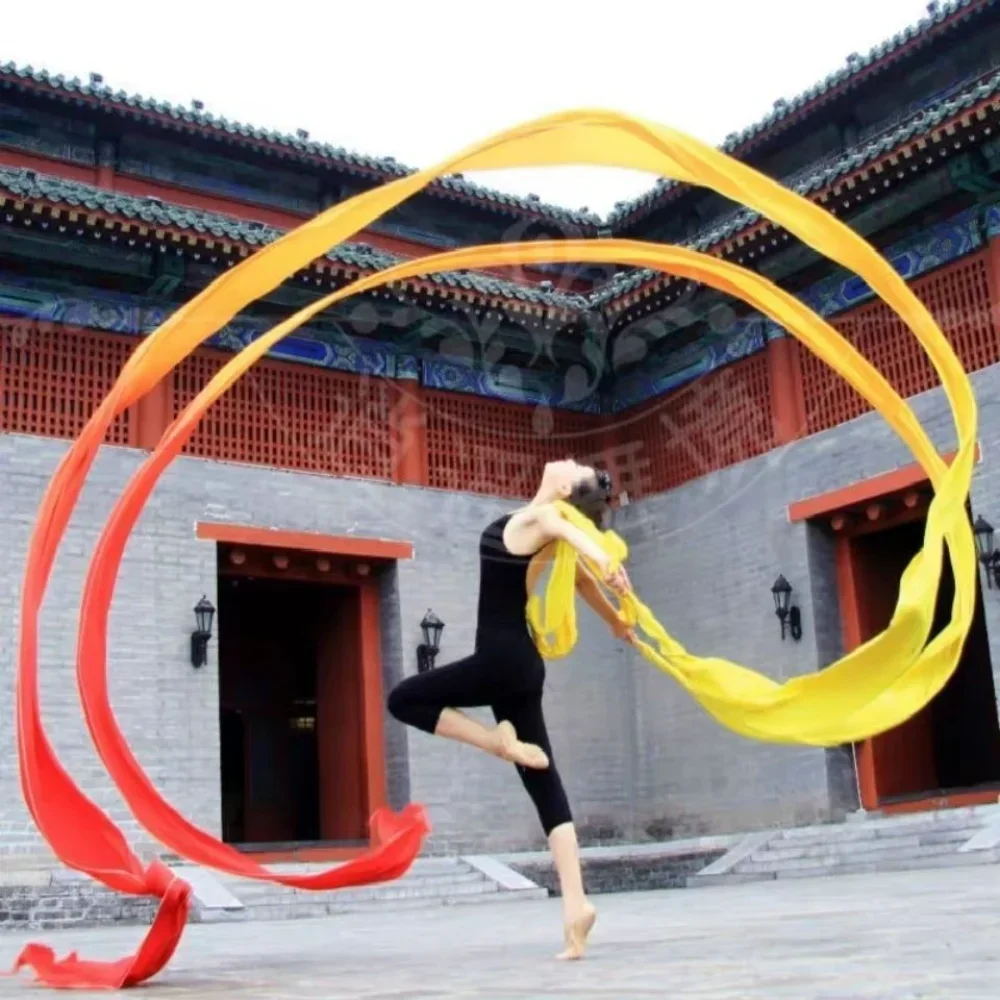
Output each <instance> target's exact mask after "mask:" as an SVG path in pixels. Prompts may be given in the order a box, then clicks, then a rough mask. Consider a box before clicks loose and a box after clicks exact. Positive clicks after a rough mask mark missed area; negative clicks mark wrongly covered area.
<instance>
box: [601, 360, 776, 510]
mask: <svg viewBox="0 0 1000 1000" xmlns="http://www.w3.org/2000/svg"><path fill="white" fill-rule="evenodd" d="M617 424H618V426H617V427H616V428H615V429H614V431H613V433H614V436H615V440H616V444H615V446H614V450H613V454H614V464H615V466H616V469H615V473H614V474H615V478H616V480H617V481H619V482H620V484H621V487H622V488H623V489H625V490H627V491H628V493H629V494H630V495H631V496H633V497H639V496H646V495H648V494H650V493H659V492H662V491H663V490H668V489H672V488H673V487H675V486H680V485H681V483H686V482H688V481H689V480H692V479H697V478H699V477H700V476H705V475H708V473H710V472H715V471H717V470H718V469H724V468H726V467H727V466H730V465H735V464H736V463H737V462H742V461H745V460H746V459H748V458H753V457H755V456H757V455H761V454H763V453H764V452H766V451H769V450H770V449H771V448H772V447H773V446H774V428H773V423H772V419H771V389H770V375H769V370H768V362H767V352H766V351H760V352H759V353H757V354H755V355H753V356H752V357H750V358H747V359H745V360H743V361H739V362H736V363H735V364H731V365H727V366H726V367H725V368H721V369H719V370H718V371H715V372H712V373H711V374H709V375H706V376H705V377H704V378H700V379H697V380H696V381H694V382H691V383H689V384H688V385H686V386H684V387H683V388H681V389H678V390H677V391H676V392H672V393H670V394H668V395H666V396H663V397H660V398H659V399H654V400H650V401H649V402H647V403H644V404H642V405H641V406H639V407H636V408H635V409H634V410H631V411H630V412H628V413H625V414H622V415H621V416H620V417H619V418H618V420H617Z"/></svg>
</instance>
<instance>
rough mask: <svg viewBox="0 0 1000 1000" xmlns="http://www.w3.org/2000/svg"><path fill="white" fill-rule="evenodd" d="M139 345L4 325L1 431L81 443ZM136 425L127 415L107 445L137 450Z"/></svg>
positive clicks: (59, 329) (0, 331)
mask: <svg viewBox="0 0 1000 1000" xmlns="http://www.w3.org/2000/svg"><path fill="white" fill-rule="evenodd" d="M136 343H137V341H136V339H135V338H134V337H124V336H116V335H114V334H110V333H97V332H95V331H93V330H81V329H78V328H76V327H63V326H55V325H41V324H36V323H30V322H20V321H12V322H8V323H0V431H10V432H13V433H16V434H40V435H44V436H45V437H57V438H75V437H76V436H77V435H78V434H79V433H80V431H82V430H83V427H84V425H85V424H86V423H87V420H88V419H89V418H90V416H91V415H92V414H93V412H94V410H96V409H97V407H98V406H99V405H100V403H101V401H102V400H103V399H104V397H105V396H106V395H107V394H108V392H109V391H110V390H111V387H112V386H113V385H114V382H115V379H116V378H117V377H118V373H119V372H120V371H121V369H122V366H123V365H124V364H125V362H126V361H127V360H128V358H129V355H130V354H131V353H132V351H133V350H134V348H135V346H136ZM132 423H133V421H132V414H131V413H130V412H126V413H123V414H122V415H121V416H120V417H119V418H118V419H117V420H115V422H114V423H113V424H112V425H111V427H109V428H108V433H107V434H106V436H105V440H106V441H107V442H108V443H110V444H120V445H127V444H131V443H132V436H131V435H132Z"/></svg>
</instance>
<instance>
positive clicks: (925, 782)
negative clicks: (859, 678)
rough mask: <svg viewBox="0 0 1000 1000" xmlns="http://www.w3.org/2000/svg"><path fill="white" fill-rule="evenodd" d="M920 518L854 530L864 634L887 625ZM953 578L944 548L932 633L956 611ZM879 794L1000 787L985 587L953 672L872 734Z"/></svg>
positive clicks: (917, 542) (887, 798) (896, 798)
mask: <svg viewBox="0 0 1000 1000" xmlns="http://www.w3.org/2000/svg"><path fill="white" fill-rule="evenodd" d="M923 532H924V522H923V521H917V522H912V523H909V524H902V525H899V526H897V527H893V528H887V529H886V530H884V531H878V532H874V533H871V534H867V535H860V536H858V537H856V538H852V539H851V541H850V545H851V557H852V562H853V565H854V573H855V579H856V581H857V583H856V585H857V605H858V606H857V615H858V620H859V625H860V632H861V638H862V640H863V641H867V640H868V639H870V638H871V637H873V636H875V635H877V634H878V633H879V632H880V631H882V630H883V629H884V628H885V627H886V625H888V624H889V620H890V618H891V617H892V612H893V610H894V609H895V606H896V601H897V598H898V596H899V580H900V576H901V574H902V572H903V570H904V568H905V567H906V565H907V564H908V563H909V562H910V560H911V559H912V558H913V556H914V555H915V554H916V553H917V551H918V550H919V549H920V546H921V545H922V543H923ZM954 595H955V580H954V576H953V574H952V568H951V564H950V560H949V558H948V554H947V551H946V552H945V560H944V570H943V573H942V577H941V584H940V587H939V590H938V599H937V606H936V612H935V619H934V623H933V625H932V628H931V638H933V637H934V636H935V635H937V634H938V633H939V632H940V631H941V630H942V629H943V628H944V626H945V624H946V623H947V622H948V620H949V618H950V617H951V604H952V601H953V599H954ZM870 753H871V762H872V769H873V771H874V779H875V789H874V791H875V799H876V801H877V804H878V805H891V804H893V803H900V802H905V801H909V800H913V799H923V798H931V797H940V796H943V795H947V794H952V795H953V794H955V793H958V792H965V791H972V790H977V789H984V788H989V787H993V786H997V787H1000V722H998V718H997V704H996V692H995V689H994V683H993V668H992V663H991V659H990V650H989V642H988V638H987V633H986V622H985V618H984V616H983V606H982V594H981V592H979V591H978V589H977V595H976V611H975V615H974V617H973V621H972V626H971V628H970V630H969V635H968V638H967V639H966V643H965V647H964V649H963V652H962V657H961V659H960V660H959V664H958V667H957V668H956V670H955V672H954V674H952V676H951V678H950V679H949V680H948V683H947V684H946V685H945V687H944V688H943V689H942V690H941V691H940V692H939V693H938V694H937V695H936V696H935V697H934V698H933V699H932V701H931V702H930V703H929V704H928V705H927V706H926V707H925V708H924V709H923V710H922V711H920V712H918V713H917V715H915V716H914V717H913V718H912V719H909V720H908V721H907V722H905V723H903V725H901V726H898V727H897V728H896V729H893V730H890V731H889V732H886V733H883V734H882V735H881V736H877V737H875V738H874V739H873V740H871V741H870Z"/></svg>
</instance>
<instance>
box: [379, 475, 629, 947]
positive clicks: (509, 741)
mask: <svg viewBox="0 0 1000 1000" xmlns="http://www.w3.org/2000/svg"><path fill="white" fill-rule="evenodd" d="M610 497H611V479H610V477H609V476H608V475H607V473H605V472H595V470H594V469H592V468H589V467H587V466H584V465H578V464H577V463H576V462H575V461H573V460H571V459H567V460H566V461H562V462H551V463H549V464H548V465H546V466H545V471H544V473H543V475H542V482H541V486H540V487H539V490H538V493H537V494H536V496H535V498H534V499H533V500H532V501H531V503H529V504H528V506H526V507H523V508H521V509H520V510H518V511H516V512H515V513H513V514H508V515H506V516H504V517H501V518H500V519H499V520H497V521H494V522H493V523H492V524H490V525H488V526H487V528H486V530H485V531H484V532H483V534H482V536H481V538H480V543H479V557H480V582H479V611H478V618H477V625H476V644H475V652H474V653H473V654H472V656H468V657H466V658H465V659H464V660H459V661H458V662H457V663H453V664H451V665H450V666H444V667H440V668H439V669H436V670H431V671H428V672H427V673H423V674H418V675H416V676H414V677H408V678H406V680H404V681H402V682H401V683H400V684H399V685H397V686H396V687H395V688H394V689H393V691H392V692H391V693H390V695H389V711H390V712H391V713H392V715H393V716H395V718H397V719H399V721H400V722H404V723H406V724H407V725H410V726H414V727H416V728H417V729H421V730H423V731H424V732H425V733H434V734H435V735H437V736H444V737H446V738H448V739H452V740H458V741H459V742H461V743H468V744H469V745H470V746H474V747H478V748H479V749H480V750H484V751H486V752H487V753H489V754H493V755H494V756H496V757H500V758H502V759H503V760H506V761H510V762H512V763H513V764H515V765H516V766H517V771H518V774H519V775H520V777H521V780H522V782H523V783H524V787H525V788H526V789H527V792H528V795H530V796H531V800H532V802H533V803H534V805H535V809H536V810H537V812H538V817H539V819H540V821H541V824H542V828H543V830H544V831H545V834H546V836H547V837H548V841H549V846H550V848H551V851H552V857H553V860H554V862H555V867H556V871H557V873H558V876H559V885H560V889H561V891H562V899H563V920H564V926H565V936H566V947H565V950H564V951H563V952H562V953H561V954H560V955H559V957H560V958H564V959H576V958H580V957H582V955H583V952H584V948H585V946H586V940H587V935H588V934H589V933H590V930H591V928H592V927H593V925H594V920H595V919H596V916H597V912H596V910H595V909H594V907H593V906H592V905H591V904H590V903H589V902H588V900H587V897H586V895H585V893H584V889H583V877H582V874H581V871H580V856H579V847H578V843H577V837H576V829H575V827H574V826H573V817H572V814H571V812H570V807H569V802H568V801H567V799H566V792H565V790H564V789H563V784H562V780H561V779H560V777H559V772H558V771H557V770H556V767H555V763H554V762H553V759H552V746H551V744H550V743H549V737H548V733H547V731H546V728H545V718H544V716H543V714H542V687H543V685H544V682H545V664H544V662H543V661H542V657H541V656H540V655H539V652H538V650H537V648H536V646H535V643H534V640H533V639H532V637H531V633H530V631H529V628H528V623H527V618H526V606H527V599H528V593H529V591H530V590H531V588H532V587H533V585H534V583H535V581H536V580H537V578H538V575H539V574H540V572H541V571H542V569H543V567H544V564H545V562H546V561H547V560H549V559H551V558H552V556H553V554H554V552H553V550H554V543H556V542H558V541H565V542H568V543H569V544H570V545H572V546H573V547H574V548H575V549H576V550H577V551H578V552H579V553H580V554H581V555H583V556H586V557H587V558H589V559H590V560H591V561H592V562H593V563H594V564H595V565H596V566H598V567H599V568H600V570H601V572H602V574H603V576H604V580H605V582H606V583H607V584H608V585H609V586H610V587H611V588H612V589H613V590H615V591H617V592H619V593H624V592H625V590H627V588H628V586H629V583H628V578H627V576H626V575H625V572H624V571H623V570H617V571H614V570H613V568H612V563H611V560H610V559H609V557H608V556H607V555H606V554H605V553H604V552H603V551H602V550H601V549H600V547H599V546H597V545H595V544H594V542H593V541H592V540H591V539H590V538H588V537H587V535H586V534H585V533H584V532H582V531H580V529H579V528H577V527H575V526H574V525H572V524H570V523H569V522H568V521H567V520H566V519H565V518H564V517H562V516H561V515H560V514H559V512H558V510H557V509H556V507H555V506H554V504H555V502H556V501H558V500H564V501H566V502H568V503H570V504H572V505H573V506H574V507H576V508H577V509H578V510H580V511H581V512H582V513H584V514H586V515H587V516H588V517H589V518H590V519H591V520H592V521H593V522H594V523H595V524H596V525H598V527H604V525H605V522H606V520H607V516H608V514H609V511H610ZM577 565H578V567H579V568H578V571H577V589H578V591H579V593H580V595H581V597H583V598H584V600H586V601H587V603H588V604H589V605H590V606H591V607H592V608H593V609H594V610H595V611H596V612H597V614H599V615H600V616H601V618H603V619H604V621H605V622H607V623H608V625H609V626H610V627H611V628H612V630H613V631H614V633H615V634H616V635H617V636H619V638H623V639H626V640H628V641H632V638H633V637H632V633H631V632H630V630H629V629H628V627H627V626H626V625H625V624H624V623H622V622H621V621H620V620H619V618H618V615H617V613H616V611H615V609H614V607H613V605H612V604H611V603H610V602H609V601H608V600H607V598H606V597H605V596H604V593H603V592H602V590H601V588H600V586H599V585H598V583H597V581H596V580H595V579H594V578H593V577H591V576H590V574H589V573H588V572H587V571H586V570H584V569H583V568H582V564H581V563H578V564H577ZM486 705H488V706H489V707H490V708H491V709H492V710H493V715H494V717H495V718H496V721H497V725H496V727H495V728H489V727H487V726H484V725H482V724H481V723H480V722H478V721H476V720H475V719H472V718H470V717H469V716H468V715H465V714H464V713H462V712H460V711H459V709H460V708H472V707H476V706H486Z"/></svg>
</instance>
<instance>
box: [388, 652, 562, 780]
mask: <svg viewBox="0 0 1000 1000" xmlns="http://www.w3.org/2000/svg"><path fill="white" fill-rule="evenodd" d="M500 677H501V672H499V671H498V670H497V668H496V664H487V663H485V662H484V661H483V660H482V658H481V657H479V656H478V655H477V654H475V653H474V654H473V655H472V656H467V657H466V658H465V659H464V660H458V661H456V662H455V663H452V664H449V665H448V666H445V667H438V668H435V669H433V670H428V671H427V672H426V673H423V674H416V675H414V676H413V677H407V678H406V679H405V680H403V681H401V682H400V683H399V684H397V685H396V687H395V688H393V690H392V691H391V692H390V694H389V711H390V713H391V714H392V715H393V717H394V718H396V719H398V720H399V721H400V722H405V723H406V724H407V725H410V726H414V727H415V728H417V729H420V730H422V731H423V732H425V733H433V734H434V735H436V736H443V737H444V738H445V739H450V740H456V741H457V742H459V743H466V744H468V745H469V746H473V747H476V748H477V749H479V750H482V751H484V752H485V753H488V754H492V755H493V756H494V757H500V758H502V759H503V760H507V761H511V762H513V763H515V764H518V765H520V766H523V767H527V768H545V767H548V763H549V761H548V757H547V756H546V755H545V754H544V753H543V752H542V751H541V750H540V749H539V748H538V747H537V746H532V745H531V744H529V743H523V742H521V740H520V739H518V735H517V733H516V731H515V729H514V727H513V726H512V725H511V724H510V723H509V722H501V723H500V724H498V725H497V726H495V727H493V728H491V727H489V726H484V725H483V724H482V723H481V722H478V721H477V720H476V719H473V718H471V717H470V716H468V715H466V714H465V713H464V712H460V711H458V709H459V708H473V707H477V706H480V705H489V704H490V703H491V702H492V701H493V700H494V698H495V697H496V696H497V694H498V693H502V692H500V691H498V683H499V679H500Z"/></svg>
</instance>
